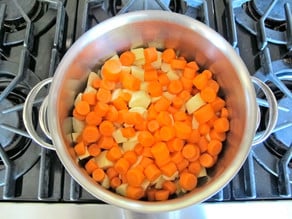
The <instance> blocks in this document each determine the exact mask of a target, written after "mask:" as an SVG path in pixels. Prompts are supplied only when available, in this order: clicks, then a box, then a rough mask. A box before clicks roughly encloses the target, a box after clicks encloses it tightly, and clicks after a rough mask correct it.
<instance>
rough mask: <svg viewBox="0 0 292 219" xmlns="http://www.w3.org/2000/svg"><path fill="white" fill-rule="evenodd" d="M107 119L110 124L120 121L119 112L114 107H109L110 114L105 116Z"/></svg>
mask: <svg viewBox="0 0 292 219" xmlns="http://www.w3.org/2000/svg"><path fill="white" fill-rule="evenodd" d="M105 119H106V120H108V121H110V122H116V121H117V119H118V111H117V109H116V108H115V107H114V106H109V109H108V112H107V113H106V115H105Z"/></svg>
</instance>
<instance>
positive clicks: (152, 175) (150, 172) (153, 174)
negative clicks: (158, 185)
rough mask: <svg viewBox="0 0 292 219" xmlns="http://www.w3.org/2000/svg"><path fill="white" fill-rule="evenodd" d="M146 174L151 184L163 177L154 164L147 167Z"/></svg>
mask: <svg viewBox="0 0 292 219" xmlns="http://www.w3.org/2000/svg"><path fill="white" fill-rule="evenodd" d="M144 174H145V176H146V178H147V179H148V180H149V181H150V182H153V181H154V180H156V179H157V178H158V177H159V176H160V175H161V171H160V169H159V168H158V167H157V166H156V165H155V164H153V163H152V164H149V165H148V166H146V167H145V169H144Z"/></svg>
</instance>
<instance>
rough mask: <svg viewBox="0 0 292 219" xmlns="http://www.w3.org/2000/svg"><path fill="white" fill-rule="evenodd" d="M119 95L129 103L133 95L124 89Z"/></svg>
mask: <svg viewBox="0 0 292 219" xmlns="http://www.w3.org/2000/svg"><path fill="white" fill-rule="evenodd" d="M119 96H120V97H121V98H122V99H123V100H124V101H126V102H127V103H128V102H129V101H130V99H131V97H132V95H131V94H130V93H128V92H124V91H122V92H120V94H119Z"/></svg>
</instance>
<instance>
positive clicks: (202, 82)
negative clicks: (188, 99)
mask: <svg viewBox="0 0 292 219" xmlns="http://www.w3.org/2000/svg"><path fill="white" fill-rule="evenodd" d="M193 84H194V85H195V86H196V88H198V89H199V90H202V89H204V88H205V87H206V86H207V84H208V76H207V75H206V74H202V73H201V74H198V75H197V76H196V77H195V78H194V79H193Z"/></svg>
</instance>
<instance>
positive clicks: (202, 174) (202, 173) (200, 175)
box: [198, 167, 207, 177]
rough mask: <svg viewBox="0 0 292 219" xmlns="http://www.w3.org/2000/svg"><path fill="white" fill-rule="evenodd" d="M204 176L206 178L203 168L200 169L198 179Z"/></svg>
mask: <svg viewBox="0 0 292 219" xmlns="http://www.w3.org/2000/svg"><path fill="white" fill-rule="evenodd" d="M204 176H207V171H206V168H205V167H202V168H201V171H200V173H199V175H198V177H204Z"/></svg>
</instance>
